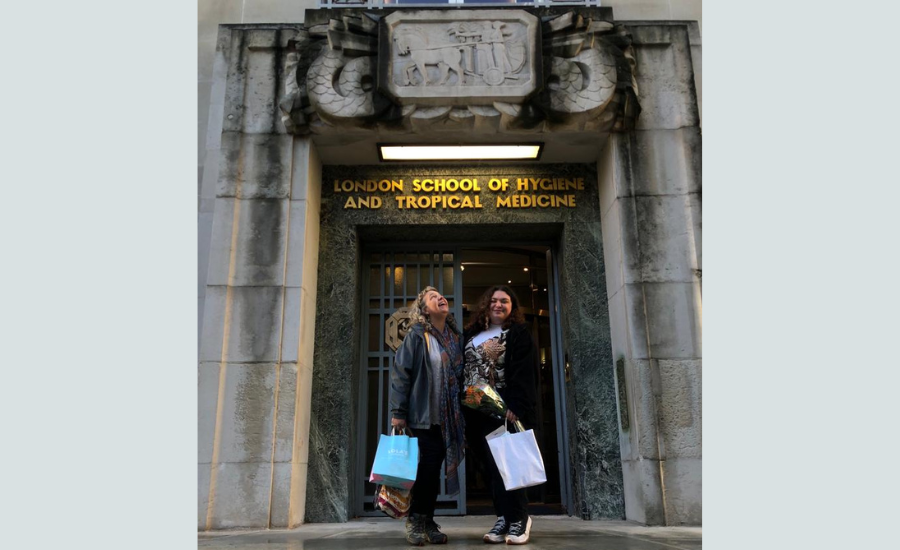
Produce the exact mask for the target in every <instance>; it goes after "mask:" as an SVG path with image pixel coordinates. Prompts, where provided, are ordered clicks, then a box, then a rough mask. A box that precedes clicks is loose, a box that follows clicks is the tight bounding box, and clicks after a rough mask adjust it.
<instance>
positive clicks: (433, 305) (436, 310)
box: [422, 290, 450, 317]
mask: <svg viewBox="0 0 900 550" xmlns="http://www.w3.org/2000/svg"><path fill="white" fill-rule="evenodd" d="M424 298H425V308H424V309H423V311H422V313H425V314H427V315H429V316H432V315H437V316H438V317H440V316H446V315H447V314H448V313H449V312H450V304H448V303H447V299H446V298H444V297H443V296H441V293H440V292H438V291H437V290H429V291H428V292H427V293H426V294H425V297H424Z"/></svg>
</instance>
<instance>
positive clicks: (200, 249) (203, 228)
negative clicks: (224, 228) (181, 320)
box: [197, 212, 215, 321]
mask: <svg viewBox="0 0 900 550" xmlns="http://www.w3.org/2000/svg"><path fill="white" fill-rule="evenodd" d="M214 219H215V215H214V214H213V212H200V213H198V215H197V295H198V296H203V295H204V294H206V279H207V277H208V276H209V243H210V240H212V225H213V220H214ZM202 320H203V318H202V317H201V318H200V321H202Z"/></svg>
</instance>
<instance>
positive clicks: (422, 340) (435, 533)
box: [390, 286, 465, 546]
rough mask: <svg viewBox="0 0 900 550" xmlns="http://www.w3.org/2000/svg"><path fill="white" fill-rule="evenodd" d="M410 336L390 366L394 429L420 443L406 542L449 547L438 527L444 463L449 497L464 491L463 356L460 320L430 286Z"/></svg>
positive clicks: (415, 309)
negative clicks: (406, 431)
mask: <svg viewBox="0 0 900 550" xmlns="http://www.w3.org/2000/svg"><path fill="white" fill-rule="evenodd" d="M410 325H411V328H410V331H409V333H408V334H407V335H406V337H405V338H404V339H403V343H402V344H400V347H399V348H398V349H397V353H396V354H395V355H394V363H393V364H392V365H391V391H390V408H391V416H392V418H391V426H392V428H393V427H397V428H400V429H406V428H409V429H410V430H411V431H412V432H413V435H414V436H415V437H416V438H417V439H418V442H419V467H418V470H417V472H416V482H415V484H414V485H413V488H412V503H411V505H410V509H409V517H408V518H407V520H406V540H407V541H408V542H409V543H410V544H412V545H415V546H422V545H423V544H425V542H429V543H431V544H445V543H446V542H447V535H445V534H444V533H441V531H440V529H439V528H440V526H439V525H437V524H436V523H435V522H434V509H435V506H436V504H437V497H438V494H439V493H440V480H441V463H442V462H445V468H444V470H445V474H446V479H447V493H448V494H451V495H452V494H456V493H458V492H459V476H458V475H457V469H458V468H459V464H460V462H461V461H462V460H463V456H464V450H463V447H464V430H465V426H464V423H463V417H462V413H461V412H460V400H459V392H460V387H461V380H462V371H463V354H462V348H461V347H460V334H459V329H458V328H457V326H456V321H455V320H454V319H453V316H452V315H451V314H450V307H449V304H448V302H447V299H446V298H444V297H443V296H441V293H440V292H438V291H437V289H436V288H434V287H430V286H428V287H425V288H424V289H423V290H422V292H420V293H419V295H418V297H417V298H416V302H415V304H414V306H413V308H412V311H411V312H410Z"/></svg>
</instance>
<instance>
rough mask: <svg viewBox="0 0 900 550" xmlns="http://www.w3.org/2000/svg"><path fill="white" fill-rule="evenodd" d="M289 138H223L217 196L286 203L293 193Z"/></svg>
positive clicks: (231, 135) (231, 134)
mask: <svg viewBox="0 0 900 550" xmlns="http://www.w3.org/2000/svg"><path fill="white" fill-rule="evenodd" d="M292 140H293V137H292V136H290V135H269V134H261V135H255V134H240V133H237V132H225V133H224V134H222V147H221V157H220V165H219V179H218V187H217V193H216V195H217V196H219V197H237V198H241V199H286V198H288V196H289V193H290V189H291V150H292Z"/></svg>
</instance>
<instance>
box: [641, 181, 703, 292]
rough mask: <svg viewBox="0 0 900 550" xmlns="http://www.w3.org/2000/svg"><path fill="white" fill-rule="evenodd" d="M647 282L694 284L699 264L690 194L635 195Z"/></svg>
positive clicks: (642, 265) (643, 265)
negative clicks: (695, 247)
mask: <svg viewBox="0 0 900 550" xmlns="http://www.w3.org/2000/svg"><path fill="white" fill-rule="evenodd" d="M634 201H635V205H636V207H637V221H638V228H639V229H638V231H639V232H640V251H639V254H640V268H641V279H642V280H643V281H644V282H651V283H662V282H678V283H691V282H693V281H694V280H695V274H696V271H697V269H699V265H698V263H697V252H696V250H695V249H694V246H695V244H696V242H697V241H698V240H699V237H697V236H695V235H694V229H695V225H694V220H693V218H692V216H691V203H690V199H689V196H688V195H675V196H652V197H635V198H634Z"/></svg>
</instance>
